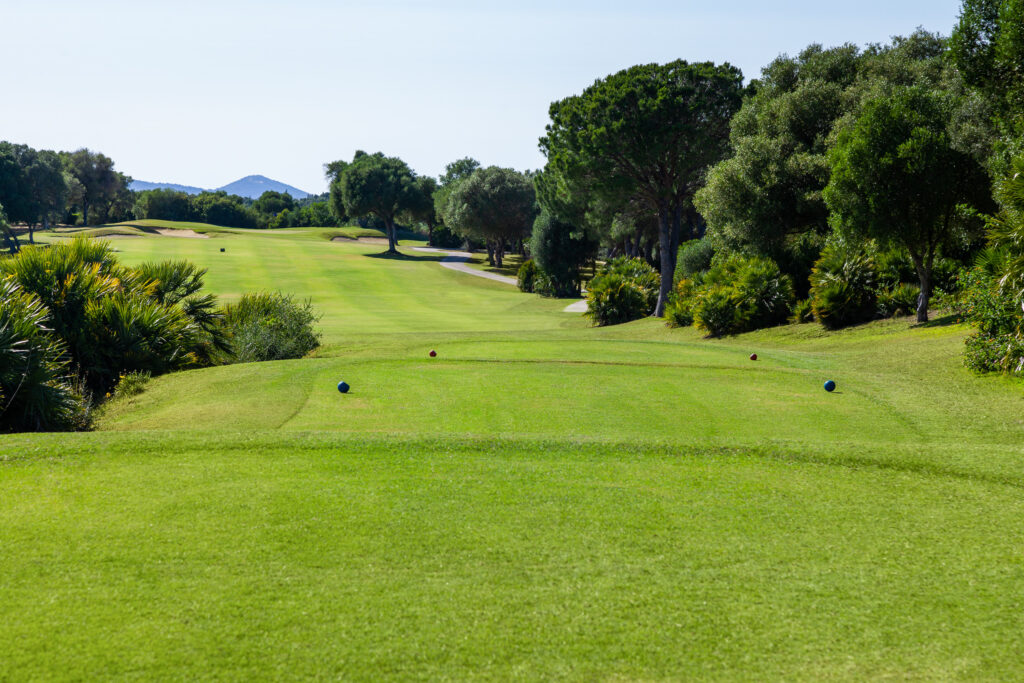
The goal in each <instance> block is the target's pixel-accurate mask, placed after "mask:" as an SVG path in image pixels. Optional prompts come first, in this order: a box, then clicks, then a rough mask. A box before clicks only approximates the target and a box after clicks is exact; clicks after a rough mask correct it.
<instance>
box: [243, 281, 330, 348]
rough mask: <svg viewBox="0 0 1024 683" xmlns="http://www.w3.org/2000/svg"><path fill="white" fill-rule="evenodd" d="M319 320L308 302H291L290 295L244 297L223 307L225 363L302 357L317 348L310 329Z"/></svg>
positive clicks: (316, 337)
mask: <svg viewBox="0 0 1024 683" xmlns="http://www.w3.org/2000/svg"><path fill="white" fill-rule="evenodd" d="M319 319H320V316H319V315H317V314H316V313H315V312H314V311H313V306H312V304H311V303H310V302H309V301H295V300H294V298H293V297H292V296H291V295H290V294H282V293H280V292H274V293H267V292H263V293H256V294H246V295H244V296H243V297H242V298H241V299H240V300H239V301H238V303H234V304H228V305H227V306H226V307H225V308H224V328H225V330H226V331H227V336H228V339H229V340H230V347H231V355H230V359H229V360H231V361H234V362H237V363H249V362H253V361H267V360H283V359H287V358H302V357H303V356H305V355H306V354H307V353H309V352H310V351H312V350H313V349H315V348H317V347H318V346H320V333H319V332H317V331H315V330H314V329H313V324H314V323H316V322H317V321H318V320H319Z"/></svg>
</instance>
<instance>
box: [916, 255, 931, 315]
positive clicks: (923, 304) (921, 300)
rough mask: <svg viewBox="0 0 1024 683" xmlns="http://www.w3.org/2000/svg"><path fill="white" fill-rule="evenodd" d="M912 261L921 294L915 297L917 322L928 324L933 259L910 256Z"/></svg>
mask: <svg viewBox="0 0 1024 683" xmlns="http://www.w3.org/2000/svg"><path fill="white" fill-rule="evenodd" d="M911 259H912V260H913V261H914V270H916V271H917V278H918V280H919V283H920V285H921V293H920V294H918V295H917V322H919V323H926V322H928V300H929V299H931V297H932V261H933V257H932V256H928V258H927V259H921V258H920V257H917V256H913V255H911Z"/></svg>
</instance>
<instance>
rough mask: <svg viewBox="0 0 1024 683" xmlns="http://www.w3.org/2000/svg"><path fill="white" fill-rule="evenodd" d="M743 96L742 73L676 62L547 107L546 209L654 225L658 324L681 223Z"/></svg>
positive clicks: (607, 81)
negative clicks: (628, 217) (607, 213)
mask: <svg viewBox="0 0 1024 683" xmlns="http://www.w3.org/2000/svg"><path fill="white" fill-rule="evenodd" d="M742 93H743V78H742V74H741V73H740V71H739V69H736V68H735V67H733V66H731V65H729V64H722V65H716V64H712V63H710V62H705V63H700V64H689V63H687V62H685V61H682V60H678V61H674V62H671V63H668V64H664V65H659V64H645V65H640V66H633V67H630V68H628V69H624V70H623V71H620V72H618V73H615V74H612V75H611V76H608V77H606V78H604V79H601V80H598V81H596V82H595V83H594V84H593V85H591V86H590V87H588V88H587V89H585V90H584V91H583V92H582V93H581V94H580V95H575V96H572V97H569V98H566V99H564V100H561V101H559V102H554V103H553V104H552V105H551V108H550V116H551V123H550V124H548V126H547V129H546V136H545V137H544V138H542V139H541V149H542V151H543V152H544V153H545V154H546V155H547V158H548V163H547V166H546V167H545V170H544V174H543V175H544V176H545V179H544V180H543V181H542V183H540V184H541V185H542V186H543V187H542V192H541V201H542V202H544V203H545V208H547V209H549V210H550V211H552V212H553V213H555V214H556V215H559V216H562V215H563V214H564V212H565V211H567V210H569V209H570V208H571V209H572V211H573V212H574V213H579V212H580V209H581V207H586V208H583V209H582V210H583V211H586V210H588V209H593V208H594V206H595V205H596V204H604V205H607V206H609V207H613V208H615V209H624V208H625V207H627V206H628V205H629V204H630V203H634V202H635V203H639V204H642V205H643V206H644V207H645V208H646V211H647V213H648V215H653V216H657V219H658V240H659V245H660V248H661V285H660V287H659V292H658V294H659V295H658V301H657V305H656V313H657V314H658V315H661V314H662V312H663V310H664V307H665V306H666V305H667V304H668V298H669V295H670V293H671V291H672V282H673V278H674V276H675V266H676V263H675V262H676V255H677V252H678V248H679V244H680V242H681V240H682V237H683V235H682V221H683V216H684V214H687V208H688V206H689V204H690V202H691V200H692V198H693V193H694V192H695V191H696V190H697V188H698V187H699V186H700V185H701V184H702V183H703V179H704V175H705V171H706V169H707V168H708V167H709V166H711V165H712V164H714V163H716V162H717V161H719V160H720V159H721V158H722V157H723V156H724V154H725V152H726V149H727V146H728V137H729V120H730V118H731V117H732V115H733V113H734V112H735V111H736V110H737V109H738V108H739V106H740V101H741V97H742Z"/></svg>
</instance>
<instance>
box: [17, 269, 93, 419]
mask: <svg viewBox="0 0 1024 683" xmlns="http://www.w3.org/2000/svg"><path fill="white" fill-rule="evenodd" d="M46 319H47V311H46V307H45V306H44V305H43V303H42V301H40V300H39V297H37V296H35V295H34V294H31V293H29V292H25V291H23V290H22V289H21V288H20V287H19V286H18V285H17V284H16V283H15V282H14V280H13V279H7V280H4V281H0V431H5V432H10V431H27V430H35V431H63V430H68V429H84V428H85V427H87V426H88V422H89V410H88V404H87V402H86V401H85V399H84V398H83V396H82V395H81V393H80V392H78V391H77V390H76V389H75V388H74V387H73V386H72V383H71V381H70V378H69V377H68V376H67V375H68V372H67V361H66V360H65V359H64V347H63V345H62V344H61V342H60V341H59V340H58V339H57V338H56V337H55V336H54V335H53V334H52V333H51V332H50V330H49V329H48V328H47V327H46Z"/></svg>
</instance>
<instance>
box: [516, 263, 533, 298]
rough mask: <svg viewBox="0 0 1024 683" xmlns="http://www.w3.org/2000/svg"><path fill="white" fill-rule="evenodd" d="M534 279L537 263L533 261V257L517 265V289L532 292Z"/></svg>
mask: <svg viewBox="0 0 1024 683" xmlns="http://www.w3.org/2000/svg"><path fill="white" fill-rule="evenodd" d="M536 280H537V264H535V263H534V262H533V259H527V260H526V261H523V265H521V266H519V271H518V272H517V273H516V285H517V286H518V287H519V291H521V292H526V293H528V294H532V293H533V291H534V287H535V283H536Z"/></svg>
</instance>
